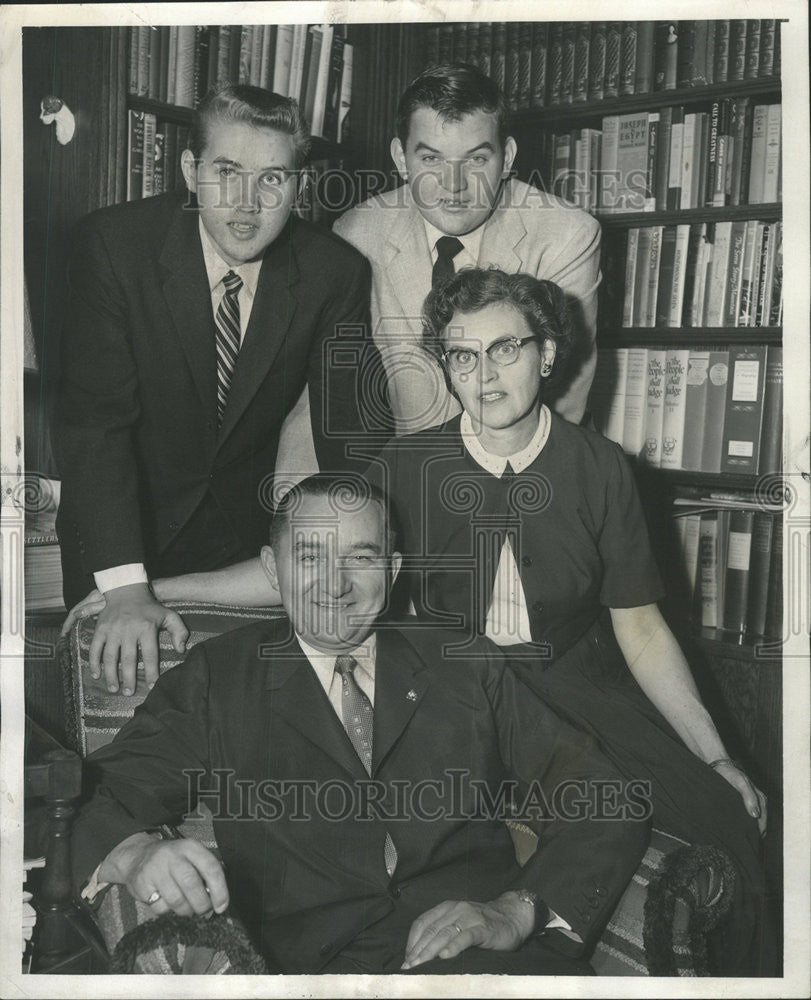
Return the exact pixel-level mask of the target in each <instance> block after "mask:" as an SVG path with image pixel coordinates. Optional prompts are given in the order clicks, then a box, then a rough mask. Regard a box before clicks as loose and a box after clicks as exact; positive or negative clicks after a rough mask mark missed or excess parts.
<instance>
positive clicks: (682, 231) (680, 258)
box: [664, 225, 690, 327]
mask: <svg viewBox="0 0 811 1000" xmlns="http://www.w3.org/2000/svg"><path fill="white" fill-rule="evenodd" d="M689 246H690V226H688V225H681V226H676V245H675V249H674V252H673V281H672V286H671V290H670V298H669V299H668V301H667V303H666V305H667V315H666V319H665V322H664V325H665V326H668V327H680V326H681V318H682V312H683V310H684V288H685V283H686V278H687V253H688V249H689Z"/></svg>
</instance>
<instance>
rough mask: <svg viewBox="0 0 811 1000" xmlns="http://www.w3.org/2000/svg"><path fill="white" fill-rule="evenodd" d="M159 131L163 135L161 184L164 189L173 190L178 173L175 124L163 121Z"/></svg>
mask: <svg viewBox="0 0 811 1000" xmlns="http://www.w3.org/2000/svg"><path fill="white" fill-rule="evenodd" d="M161 131H162V132H163V135H164V141H163V185H164V190H166V191H171V190H173V189H174V188H175V187H176V186H177V183H178V173H179V172H180V163H179V159H180V158H179V156H178V150H177V125H175V124H173V123H172V122H163V123H162V124H161Z"/></svg>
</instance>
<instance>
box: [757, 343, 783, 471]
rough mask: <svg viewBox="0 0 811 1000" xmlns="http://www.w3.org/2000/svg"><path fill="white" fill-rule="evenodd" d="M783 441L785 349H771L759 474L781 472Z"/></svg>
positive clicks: (765, 389)
mask: <svg viewBox="0 0 811 1000" xmlns="http://www.w3.org/2000/svg"><path fill="white" fill-rule="evenodd" d="M782 440H783V348H782V347H769V348H768V349H767V354H766V385H765V388H764V390H763V428H762V430H761V432H760V462H759V463H758V473H759V474H760V475H764V474H765V473H769V472H779V471H780V468H781V466H782V456H781V453H782V448H781V445H782Z"/></svg>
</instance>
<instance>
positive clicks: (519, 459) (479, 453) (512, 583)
mask: <svg viewBox="0 0 811 1000" xmlns="http://www.w3.org/2000/svg"><path fill="white" fill-rule="evenodd" d="M549 424H550V417H549V410H548V409H547V407H545V406H541V412H540V419H539V420H538V429H537V431H536V432H535V434H534V435H533V438H532V440H531V441H530V442H529V444H528V445H527V446H526V448H523V449H522V450H521V451H519V452H516V454H514V455H492V454H491V453H490V452H489V451H486V450H485V449H484V447H483V446H482V444H481V442H480V441H479V439H478V437H477V436H476V434H475V432H474V431H473V425H472V423H471V420H470V417H469V416H468V414H467V413H463V414H462V417H461V421H460V424H459V430H460V432H461V434H462V441H463V443H464V445H465V448H466V449H467V451H468V454H469V455H470V457H471V458H472V459H473V460H474V462H476V463H477V464H478V465H480V466H481V467H482V468H483V469H485V470H486V471H487V472H489V473H490V475H491V476H496V477H497V478H498V479H501V477H502V476H503V475H504V470H505V469H506V467H507V463H508V462H509V463H510V466H511V468H512V470H513V472H515V473H518V472H523V471H524V469H526V468H528V467H529V466H530V465H532V463H533V462H534V461H535V459H536V458H537V457H538V455H540V453H541V452H542V451H543V447H544V445H545V444H546V441H547V438H548V437H549ZM485 635H486V636H487V638H488V639H491V640H492V641H493V642H495V643H497V644H498V645H499V646H514V645H516V644H517V643H519V642H531V641H532V631H531V629H530V624H529V614H528V613H527V601H526V597H525V595H524V588H523V586H522V584H521V575H520V573H519V572H518V566H517V565H516V562H515V556H514V554H513V550H512V546H511V545H510V539H509V537H507V538H505V539H504V544H503V545H502V547H501V555H500V556H499V560H498V568H497V570H496V576H495V580H494V581H493V596H492V598H491V600H490V607H489V609H488V611H487V620H486V625H485Z"/></svg>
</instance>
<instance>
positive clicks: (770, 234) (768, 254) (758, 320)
mask: <svg viewBox="0 0 811 1000" xmlns="http://www.w3.org/2000/svg"><path fill="white" fill-rule="evenodd" d="M776 235H777V232H776V228H775V225H774V223H767V224H764V226H763V241H762V243H761V246H760V260H759V262H758V294H757V310H756V312H755V326H768V317H769V307H770V304H771V290H772V278H773V276H774V243H775V239H776Z"/></svg>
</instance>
